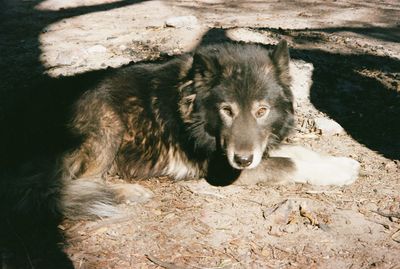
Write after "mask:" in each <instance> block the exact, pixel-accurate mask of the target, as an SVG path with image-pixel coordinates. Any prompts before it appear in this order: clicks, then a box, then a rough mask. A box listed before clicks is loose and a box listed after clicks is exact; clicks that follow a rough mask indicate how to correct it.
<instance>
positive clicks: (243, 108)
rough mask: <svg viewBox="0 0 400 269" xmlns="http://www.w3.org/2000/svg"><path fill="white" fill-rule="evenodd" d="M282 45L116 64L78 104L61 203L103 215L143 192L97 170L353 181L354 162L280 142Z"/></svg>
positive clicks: (212, 178) (286, 114)
mask: <svg viewBox="0 0 400 269" xmlns="http://www.w3.org/2000/svg"><path fill="white" fill-rule="evenodd" d="M288 68H289V52H288V48H287V44H286V42H285V41H282V42H280V43H279V44H278V45H277V46H276V48H275V49H274V50H273V51H267V50H265V49H263V48H261V47H259V46H255V45H234V44H222V45H214V46H205V47H201V48H199V49H198V50H197V51H196V52H195V53H194V55H183V56H180V57H177V58H175V59H173V60H171V61H169V62H167V63H164V64H143V65H135V66H130V67H126V68H122V69H120V70H117V71H115V72H114V73H113V74H111V75H110V76H108V77H107V78H106V79H104V80H103V81H102V82H101V83H99V84H98V85H97V86H96V87H95V88H93V89H91V90H89V91H88V92H86V93H85V94H84V95H83V96H82V97H81V98H80V100H79V101H78V102H77V103H76V104H75V107H74V117H73V119H72V121H71V129H72V131H73V132H74V133H75V134H76V135H77V136H79V137H81V138H82V143H81V144H80V146H79V147H77V148H76V149H74V150H72V151H70V152H67V153H66V154H65V155H64V156H63V157H62V159H61V161H60V169H59V172H58V173H57V174H56V175H55V177H56V178H57V180H58V181H60V182H61V184H60V185H59V186H60V189H59V192H60V197H59V200H58V201H57V203H58V205H59V210H61V212H62V213H63V214H64V215H66V216H69V217H81V216H110V215H112V214H114V212H115V210H116V209H115V204H116V203H118V202H120V201H122V200H124V199H129V200H134V201H135V200H141V199H144V198H146V197H147V196H148V195H149V194H148V192H147V191H146V190H145V189H143V188H141V187H140V186H138V185H134V184H122V185H121V184H119V185H111V186H108V185H105V184H103V183H102V177H104V175H106V174H118V175H119V176H120V177H121V178H126V179H134V178H151V177H158V176H169V177H171V178H174V179H187V178H206V179H207V180H208V181H209V182H211V183H212V184H217V185H227V184H231V183H235V184H255V183H263V182H264V183H268V182H290V181H291V182H293V181H294V182H308V183H311V184H318V185H329V184H333V185H344V184H350V183H352V182H353V181H354V180H355V179H356V178H357V175H358V170H359V164H358V162H356V161H355V160H352V159H350V158H344V157H342V158H340V157H329V156H321V155H320V154H317V153H315V152H312V151H310V150H307V149H305V148H302V147H299V146H290V145H282V144H280V143H281V141H282V140H283V139H284V138H285V137H286V136H287V135H288V133H289V131H290V130H291V129H292V127H293V104H292V102H293V97H292V93H291V90H290V83H291V79H290V76H289V70H288Z"/></svg>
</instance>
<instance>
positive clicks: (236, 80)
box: [180, 41, 293, 169]
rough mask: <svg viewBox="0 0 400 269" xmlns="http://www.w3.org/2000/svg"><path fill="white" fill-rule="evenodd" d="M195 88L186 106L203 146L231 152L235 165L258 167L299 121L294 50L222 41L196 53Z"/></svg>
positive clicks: (192, 129) (193, 131)
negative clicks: (294, 97)
mask: <svg viewBox="0 0 400 269" xmlns="http://www.w3.org/2000/svg"><path fill="white" fill-rule="evenodd" d="M191 72H192V74H191V78H192V81H193V85H192V86H191V87H190V89H191V90H190V91H188V92H186V93H184V94H183V95H182V99H181V103H180V110H181V114H182V117H183V119H184V121H185V122H186V123H187V124H188V126H189V127H188V128H189V130H190V134H191V135H192V136H193V137H194V138H195V140H196V143H197V144H198V145H199V147H202V146H203V147H206V148H209V149H213V150H214V151H215V150H218V149H221V150H222V152H224V153H226V156H227V158H228V161H229V163H230V165H231V166H232V167H233V168H235V169H251V168H254V167H256V166H257V165H258V164H259V163H260V161H261V159H262V156H263V154H264V153H265V152H266V151H267V149H268V148H270V147H273V146H274V145H276V144H277V143H279V142H280V141H281V140H282V139H283V138H284V137H285V136H286V135H287V134H288V132H289V129H290V128H291V126H292V124H293V105H292V94H291V91H290V76H289V52H288V48H287V44H286V42H285V41H282V42H280V43H279V44H278V45H277V46H276V48H275V49H274V50H272V51H268V50H265V49H263V48H261V47H259V46H253V45H233V44H226V45H217V46H208V47H203V48H201V49H199V50H198V51H197V52H196V53H195V54H194V56H193V64H192V71H191Z"/></svg>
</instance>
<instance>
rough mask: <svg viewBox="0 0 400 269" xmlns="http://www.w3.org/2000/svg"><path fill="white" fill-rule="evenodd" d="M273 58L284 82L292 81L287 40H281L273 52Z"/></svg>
mask: <svg viewBox="0 0 400 269" xmlns="http://www.w3.org/2000/svg"><path fill="white" fill-rule="evenodd" d="M271 59H272V62H273V63H274V65H275V68H276V69H277V71H278V73H279V78H280V80H281V82H282V83H290V74H289V62H290V56H289V49H288V45H287V42H286V40H281V41H280V42H279V43H278V45H276V47H275V49H274V50H273V51H272V52H271Z"/></svg>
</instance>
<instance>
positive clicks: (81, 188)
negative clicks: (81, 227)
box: [0, 161, 118, 269]
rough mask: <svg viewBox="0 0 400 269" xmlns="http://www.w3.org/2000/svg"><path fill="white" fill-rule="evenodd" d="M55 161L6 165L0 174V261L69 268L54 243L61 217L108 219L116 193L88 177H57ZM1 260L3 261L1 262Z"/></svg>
mask: <svg viewBox="0 0 400 269" xmlns="http://www.w3.org/2000/svg"><path fill="white" fill-rule="evenodd" d="M54 163H55V162H47V163H46V164H47V165H46V164H45V163H43V161H41V163H40V165H37V164H33V163H31V164H29V165H24V166H23V167H17V168H16V167H14V168H11V167H8V168H7V171H5V169H2V171H1V174H0V210H1V211H0V213H1V214H2V216H1V217H0V254H1V255H0V264H1V262H2V263H3V264H10V265H9V266H10V268H52V269H54V268H73V266H72V263H71V262H70V260H69V259H68V258H67V256H66V255H65V254H64V253H63V252H62V250H61V249H60V247H59V244H58V243H59V242H61V241H62V235H61V234H60V232H59V230H58V228H57V226H58V224H59V223H60V221H61V220H62V218H63V217H68V218H94V217H109V216H112V215H115V214H117V213H118V210H117V208H116V206H115V205H116V202H117V201H116V194H115V193H114V192H113V191H112V190H110V189H108V188H107V187H106V186H105V185H104V184H102V183H101V182H99V181H94V180H93V179H79V180H71V179H68V178H63V177H62V176H61V175H62V174H63V173H62V172H60V169H59V168H57V167H55V165H54ZM4 259H5V260H4Z"/></svg>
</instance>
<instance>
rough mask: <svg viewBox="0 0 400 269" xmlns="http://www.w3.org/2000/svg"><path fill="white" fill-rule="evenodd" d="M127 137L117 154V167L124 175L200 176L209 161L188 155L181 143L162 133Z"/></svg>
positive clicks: (126, 176)
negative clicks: (193, 158) (164, 136)
mask: <svg viewBox="0 0 400 269" xmlns="http://www.w3.org/2000/svg"><path fill="white" fill-rule="evenodd" d="M139 137H140V141H141V142H140V143H139V141H138V140H135V139H133V140H129V141H127V140H125V141H124V142H123V144H122V146H121V148H120V151H119V153H118V155H117V158H116V167H117V170H118V172H119V174H121V175H122V176H123V177H125V178H150V177H159V176H168V177H171V178H173V179H176V180H180V179H188V178H201V177H203V176H204V173H205V172H204V171H205V170H206V161H198V160H192V159H190V158H188V156H187V154H186V152H185V151H183V150H182V149H181V147H180V146H178V145H176V144H174V143H170V142H168V141H162V138H161V137H146V138H144V137H142V136H139Z"/></svg>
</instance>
